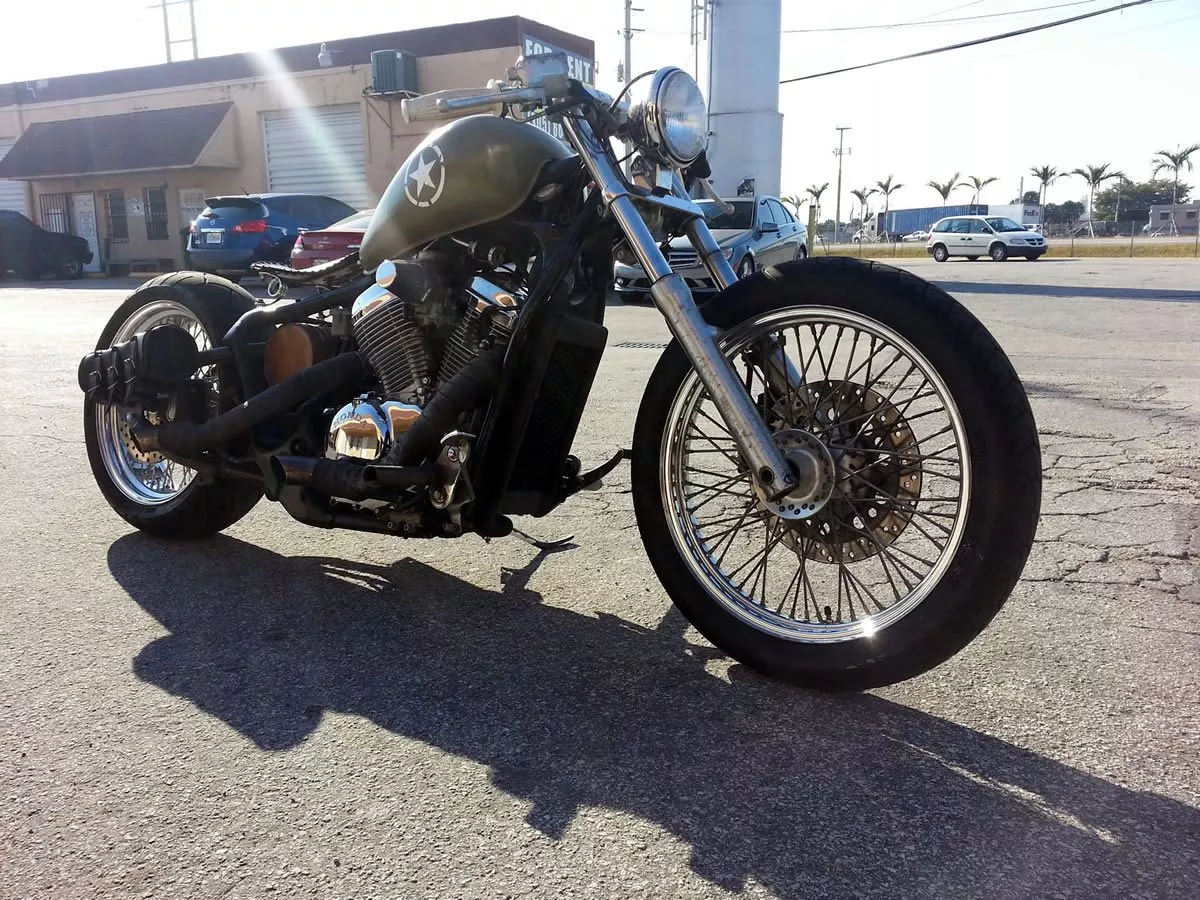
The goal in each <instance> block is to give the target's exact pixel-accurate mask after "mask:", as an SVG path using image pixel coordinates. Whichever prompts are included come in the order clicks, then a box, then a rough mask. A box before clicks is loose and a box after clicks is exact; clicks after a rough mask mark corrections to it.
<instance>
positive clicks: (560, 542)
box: [512, 528, 575, 553]
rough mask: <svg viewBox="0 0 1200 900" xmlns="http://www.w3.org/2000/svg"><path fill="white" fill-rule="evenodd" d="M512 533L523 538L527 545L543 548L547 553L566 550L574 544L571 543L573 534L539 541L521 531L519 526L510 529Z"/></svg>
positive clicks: (573, 538)
mask: <svg viewBox="0 0 1200 900" xmlns="http://www.w3.org/2000/svg"><path fill="white" fill-rule="evenodd" d="M512 533H513V534H514V535H516V536H517V537H519V538H520V539H521V540H523V541H524V542H525V543H527V544H528V545H529V546H531V547H536V548H537V549H538V550H543V551H545V552H547V553H554V552H555V551H557V550H567V549H569V548H570V547H573V546H574V544H572V543H571V541H573V540H575V535H573V534H568V535H567V536H566V537H564V538H558V539H557V540H553V541H539V540H538V539H537V538H535V537H533V536H532V535H528V534H526V533H525V532H523V531H522V530H521V529H520V528H514V529H513V530H512Z"/></svg>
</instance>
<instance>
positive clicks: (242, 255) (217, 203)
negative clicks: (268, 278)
mask: <svg viewBox="0 0 1200 900" xmlns="http://www.w3.org/2000/svg"><path fill="white" fill-rule="evenodd" d="M204 202H205V203H206V204H208V205H207V206H206V207H205V208H204V212H202V213H200V215H199V216H197V217H196V221H195V222H193V223H192V224H191V229H190V233H189V234H188V242H187V255H188V266H189V267H190V268H193V269H197V270H199V271H201V272H213V273H216V274H218V275H224V276H225V277H226V278H229V279H230V280H231V281H240V280H241V278H242V277H243V276H245V275H249V274H250V264H251V263H256V262H261V261H264V260H266V261H269V262H281V263H286V262H287V261H288V258H289V256H290V255H291V252H292V245H293V244H294V243H295V242H296V237H297V235H299V234H300V229H302V228H303V229H316V228H324V227H325V226H326V225H329V224H331V223H333V222H337V221H338V220H340V219H344V218H346V217H347V216H349V215H352V214H353V213H354V212H355V209H354V207H352V206H347V205H346V204H345V203H343V202H342V201H341V200H334V199H333V198H332V197H322V196H319V195H317V194H250V195H246V196H237V197H210V198H209V199H208V200H206V201H204Z"/></svg>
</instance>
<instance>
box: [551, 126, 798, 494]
mask: <svg viewBox="0 0 1200 900" xmlns="http://www.w3.org/2000/svg"><path fill="white" fill-rule="evenodd" d="M562 122H563V128H564V130H565V131H566V132H567V135H568V137H569V138H570V141H571V143H572V144H573V145H574V146H575V150H576V151H577V152H578V153H579V155H580V156H581V157H582V158H583V160H584V162H585V163H586V165H587V167H588V171H589V173H590V174H591V176H592V178H593V180H594V181H595V182H596V185H597V186H598V187H599V189H600V191H601V196H602V198H603V201H604V204H605V206H606V208H607V209H608V211H609V213H610V214H611V215H612V216H613V218H614V219H616V220H617V223H618V224H619V225H620V226H621V230H622V231H623V232H624V234H625V237H626V239H627V240H628V242H629V246H630V248H631V249H632V250H633V254H634V256H636V257H637V261H638V262H639V263H640V264H641V266H642V269H643V270H644V271H645V272H646V275H647V277H648V278H649V279H650V297H651V299H652V300H653V301H654V305H655V306H656V307H657V308H658V311H659V312H660V313H662V316H663V318H664V319H666V322H667V327H668V328H669V329H670V331H671V334H672V335H673V336H674V338H675V340H677V341H678V342H679V344H680V346H681V347H683V351H684V353H686V354H687V356H688V359H689V360H691V363H692V366H693V367H694V368H695V370H696V374H697V375H698V376H699V378H700V381H701V383H702V384H703V385H704V387H705V389H706V390H707V391H708V394H709V396H710V397H712V399H713V405H715V406H716V408H717V412H718V413H719V414H720V416H721V418H722V419H724V420H725V424H726V426H727V427H728V428H729V433H730V434H731V435H732V436H733V438H734V440H735V441H736V442H737V444H738V448H739V449H740V450H741V451H742V454H743V455H744V457H745V458H746V461H747V462H748V463H749V464H750V469H751V471H752V472H753V475H754V479H755V481H756V483H757V485H758V487H759V489H760V490H761V492H762V494H763V495H764V496H765V498H766V499H767V500H775V499H777V498H779V497H783V496H785V495H787V494H789V493H791V492H792V491H793V490H794V489H795V488H796V486H797V483H796V476H795V475H794V474H793V472H792V469H791V467H790V466H789V465H788V463H787V461H786V460H785V459H784V457H783V454H782V453H781V452H780V451H779V448H778V447H777V446H776V445H775V441H774V440H773V438H772V435H771V431H770V429H769V428H768V427H767V423H766V422H764V421H763V420H762V418H761V417H760V416H759V414H758V410H757V409H756V408H755V405H754V401H753V400H752V399H751V397H750V395H749V394H748V393H747V391H746V388H745V387H744V386H743V385H742V382H741V380H740V379H739V378H738V376H737V373H736V372H735V371H734V369H733V366H732V365H731V364H730V362H729V360H727V359H726V358H725V356H724V354H722V353H721V350H720V348H719V347H718V345H717V334H716V330H715V329H714V328H712V327H710V326H709V325H708V323H707V322H705V321H704V317H703V316H701V315H700V310H699V309H697V308H696V302H695V300H694V299H693V297H692V292H691V290H690V289H689V288H688V286H687V282H686V281H684V279H683V276H682V275H679V274H678V273H676V272H674V271H673V270H672V269H671V266H670V265H669V264H668V263H667V260H666V257H664V256H663V253H662V251H661V250H659V248H658V245H657V244H656V243H655V241H654V236H653V235H652V234H651V233H650V229H649V228H647V227H646V223H645V222H644V221H643V220H642V217H641V214H640V213H639V212H638V210H637V206H636V205H635V204H634V202H633V198H632V197H631V196H630V191H629V187H628V185H627V184H626V183H625V180H624V178H622V177H621V174H620V172H619V170H618V169H617V167H616V166H615V165H614V164H613V162H612V160H611V159H610V156H609V152H608V148H607V147H606V146H605V144H603V143H601V141H600V140H599V139H598V138H597V137H596V135H595V132H594V131H593V130H592V127H591V125H590V124H589V123H588V122H587V121H586V120H584V119H582V118H574V117H572V116H564V117H563V119H562ZM653 202H656V203H659V204H660V205H663V206H667V207H670V208H672V209H676V210H678V211H681V212H685V213H687V212H690V213H692V214H693V218H692V219H691V221H690V222H689V223H688V225H687V235H688V238H689V239H690V240H691V242H692V245H693V246H694V247H695V248H696V250H697V252H699V253H700V254H701V255H702V256H703V257H704V260H705V265H706V266H707V267H708V268H709V271H710V272H712V273H713V276H714V277H715V278H717V279H718V281H719V282H720V283H721V284H722V286H724V287H727V286H728V285H730V284H733V283H734V281H736V280H737V276H736V275H735V274H734V272H733V268H732V267H731V266H730V265H729V262H728V260H726V259H725V257H724V254H722V253H721V252H720V249H719V248H718V247H717V242H716V240H715V239H714V238H713V236H712V234H711V232H709V230H708V226H707V225H706V224H705V222H704V220H703V218H700V217H699V215H698V211H697V210H696V207H695V204H694V203H692V201H691V199H690V198H686V199H685V198H683V197H676V196H674V195H671V196H668V197H656V198H653ZM714 254H715V255H714Z"/></svg>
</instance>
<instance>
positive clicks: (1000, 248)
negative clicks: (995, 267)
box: [988, 243, 1008, 262]
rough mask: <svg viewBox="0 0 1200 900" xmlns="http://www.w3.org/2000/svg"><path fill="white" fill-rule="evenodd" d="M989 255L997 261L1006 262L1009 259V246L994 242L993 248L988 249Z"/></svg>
mask: <svg viewBox="0 0 1200 900" xmlns="http://www.w3.org/2000/svg"><path fill="white" fill-rule="evenodd" d="M988 256H990V257H991V258H992V259H994V260H995V261H996V262H1004V261H1005V260H1006V259H1008V248H1007V247H1005V246H1004V245H1003V244H1000V243H996V244H992V247H991V249H990V250H989V251H988Z"/></svg>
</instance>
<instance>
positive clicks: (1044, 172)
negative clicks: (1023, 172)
mask: <svg viewBox="0 0 1200 900" xmlns="http://www.w3.org/2000/svg"><path fill="white" fill-rule="evenodd" d="M1029 174H1030V175H1032V176H1033V177H1034V178H1036V179H1037V180H1038V182H1039V183H1040V184H1041V186H1042V187H1041V199H1042V206H1045V205H1046V191H1047V190H1048V189H1049V187H1050V185H1052V184H1054V182H1055V181H1056V180H1057V179H1058V169H1056V168H1054V166H1034V167H1033V168H1032V169H1030V170H1029Z"/></svg>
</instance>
